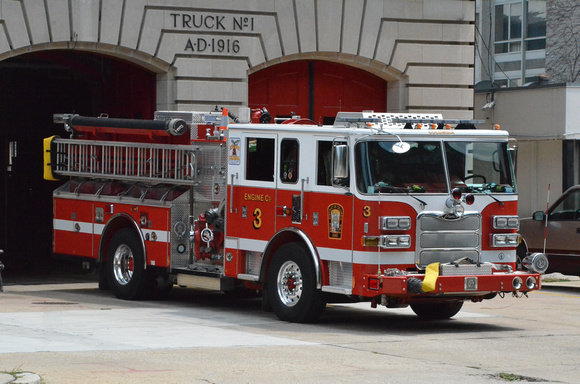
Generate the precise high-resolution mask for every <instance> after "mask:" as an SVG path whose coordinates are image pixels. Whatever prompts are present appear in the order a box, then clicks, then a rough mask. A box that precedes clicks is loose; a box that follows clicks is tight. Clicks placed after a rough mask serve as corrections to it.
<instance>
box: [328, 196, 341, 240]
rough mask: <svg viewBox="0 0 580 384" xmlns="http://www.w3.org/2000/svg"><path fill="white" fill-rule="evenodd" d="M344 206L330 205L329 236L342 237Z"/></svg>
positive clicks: (337, 238)
mask: <svg viewBox="0 0 580 384" xmlns="http://www.w3.org/2000/svg"><path fill="white" fill-rule="evenodd" d="M343 216H344V208H342V205H340V204H331V205H329V206H328V238H329V239H336V240H340V239H341V238H342V219H343Z"/></svg>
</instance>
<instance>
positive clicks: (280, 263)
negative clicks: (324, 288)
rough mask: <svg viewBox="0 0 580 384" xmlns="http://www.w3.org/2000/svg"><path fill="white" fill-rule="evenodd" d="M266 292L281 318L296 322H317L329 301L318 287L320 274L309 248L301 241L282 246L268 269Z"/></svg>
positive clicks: (274, 310)
mask: <svg viewBox="0 0 580 384" xmlns="http://www.w3.org/2000/svg"><path fill="white" fill-rule="evenodd" d="M266 284H267V290H266V294H267V295H268V302H269V304H270V305H271V306H272V311H273V312H274V314H275V315H276V316H277V317H278V318H279V319H280V320H284V321H290V322H295V323H307V322H314V321H316V320H317V319H318V317H319V316H320V314H321V313H322V311H323V310H324V307H325V306H326V302H325V301H324V298H323V294H322V292H321V291H319V290H318V289H317V288H316V276H315V271H314V266H313V264H312V260H311V259H310V257H309V255H308V252H307V251H306V250H305V249H304V248H303V247H302V246H301V245H299V244H297V243H287V244H284V245H283V246H281V247H280V248H279V249H278V251H276V254H275V255H274V259H273V260H272V263H271V265H270V269H269V270H268V281H267V282H266Z"/></svg>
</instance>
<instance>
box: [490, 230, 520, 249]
mask: <svg viewBox="0 0 580 384" xmlns="http://www.w3.org/2000/svg"><path fill="white" fill-rule="evenodd" d="M519 243H520V235H519V233H494V234H493V235H492V237H491V246H492V247H517V246H518V244H519Z"/></svg>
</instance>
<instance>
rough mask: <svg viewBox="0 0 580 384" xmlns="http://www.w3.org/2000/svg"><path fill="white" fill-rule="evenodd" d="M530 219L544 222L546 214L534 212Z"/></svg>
mask: <svg viewBox="0 0 580 384" xmlns="http://www.w3.org/2000/svg"><path fill="white" fill-rule="evenodd" d="M532 218H533V219H534V220H537V221H544V220H546V214H545V213H544V211H536V212H534V215H533V216H532Z"/></svg>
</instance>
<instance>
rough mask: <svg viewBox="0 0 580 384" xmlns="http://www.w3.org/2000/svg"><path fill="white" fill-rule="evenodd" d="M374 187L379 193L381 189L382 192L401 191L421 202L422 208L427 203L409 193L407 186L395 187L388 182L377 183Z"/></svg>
mask: <svg viewBox="0 0 580 384" xmlns="http://www.w3.org/2000/svg"><path fill="white" fill-rule="evenodd" d="M374 187H375V188H377V189H378V193H379V194H380V193H381V190H383V191H384V192H387V193H397V192H399V193H401V192H402V193H405V194H406V195H407V196H409V197H412V198H413V199H415V200H417V201H418V202H419V203H421V207H422V208H424V207H425V206H426V205H427V203H426V202H424V201H423V200H421V199H419V198H418V197H416V196H413V195H411V193H410V191H409V187H407V188H402V187H395V186H393V185H388V184H384V183H377V184H375V185H374ZM385 190H386V191H385ZM422 190H423V192H424V191H425V189H424V188H423V189H422Z"/></svg>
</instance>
